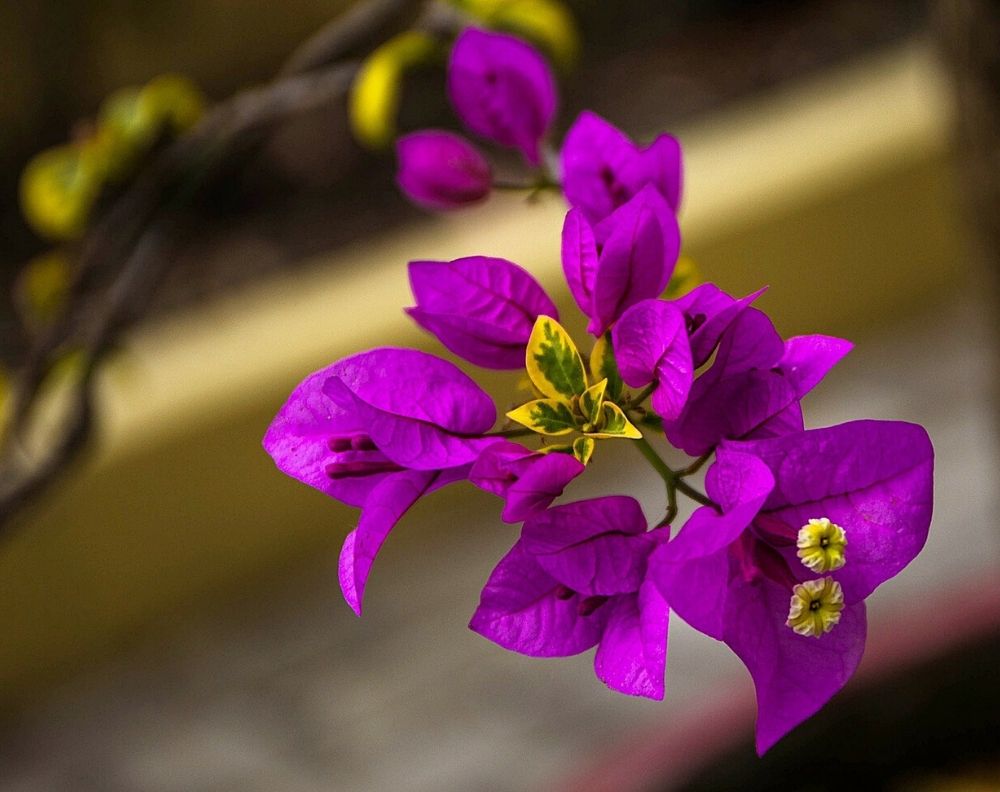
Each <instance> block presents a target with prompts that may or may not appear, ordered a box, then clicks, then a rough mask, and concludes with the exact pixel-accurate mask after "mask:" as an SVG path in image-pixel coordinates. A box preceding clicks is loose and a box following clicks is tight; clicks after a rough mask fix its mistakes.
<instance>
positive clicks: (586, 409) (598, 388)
mask: <svg viewBox="0 0 1000 792" xmlns="http://www.w3.org/2000/svg"><path fill="white" fill-rule="evenodd" d="M607 387H608V381H607V380H606V379H602V380H601V381H600V382H598V383H597V384H596V385H591V386H590V387H589V388H587V390H585V391H584V392H583V395H582V396H581V397H580V412H582V413H583V418H584V420H585V421H586V422H587V423H589V424H596V423H597V422H598V421H599V420H600V419H601V407H602V406H603V405H604V391H605V389H606V388H607Z"/></svg>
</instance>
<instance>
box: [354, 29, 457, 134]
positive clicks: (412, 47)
mask: <svg viewBox="0 0 1000 792" xmlns="http://www.w3.org/2000/svg"><path fill="white" fill-rule="evenodd" d="M438 46H439V45H438V42H437V41H436V39H434V38H432V37H431V36H429V35H428V34H427V33H423V32H420V31H417V30H408V31H406V32H405V33H400V34H399V35H397V36H394V37H393V38H391V39H389V40H388V41H387V42H385V43H384V44H382V45H381V46H380V47H378V49H376V50H375V51H374V52H373V53H372V54H371V55H369V56H368V57H367V58H366V59H365V61H364V63H362V64H361V68H360V69H358V73H357V76H356V77H355V78H354V83H353V85H352V86H351V96H350V100H349V107H348V115H349V118H350V122H351V130H352V131H353V132H354V137H355V138H356V139H357V140H358V142H359V143H361V144H363V145H365V146H368V147H370V148H384V147H385V146H387V145H388V144H389V143H391V142H392V141H393V139H394V138H395V137H396V114H397V111H398V110H399V97H400V89H401V86H402V81H403V76H404V74H405V73H406V70H407V69H409V68H411V67H413V66H415V65H418V64H420V63H424V62H426V61H429V60H431V59H432V58H434V57H435V56H436V54H437V51H438Z"/></svg>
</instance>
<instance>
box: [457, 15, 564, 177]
mask: <svg viewBox="0 0 1000 792" xmlns="http://www.w3.org/2000/svg"><path fill="white" fill-rule="evenodd" d="M448 97H449V98H450V99H451V103H452V105H453V106H454V108H455V112H456V113H457V114H458V117H459V118H460V119H461V120H462V123H463V124H465V126H467V127H468V128H469V129H470V130H472V131H473V132H475V133H476V134H477V135H482V136H483V137H484V138H487V139H489V140H492V141H494V142H495V143H499V144H500V145H501V146H508V147H510V148H516V149H518V150H519V151H521V153H522V154H524V157H525V159H526V160H527V161H528V162H529V163H531V164H532V165H538V164H539V163H540V161H541V153H540V148H539V145H540V143H541V141H542V138H543V137H545V134H546V132H547V131H548V129H549V126H550V125H551V123H552V119H553V117H554V116H555V112H556V83H555V78H554V77H553V76H552V71H551V69H550V68H549V65H548V63H547V62H546V60H545V58H544V57H543V56H542V54H541V53H540V52H538V50H536V49H535V48H534V47H532V46H531V45H529V44H527V43H526V42H524V41H522V40H521V39H518V38H515V37H514V36H508V35H506V34H504V33H492V32H487V31H485V30H478V29H476V28H466V29H465V30H464V31H463V32H462V33H461V35H459V37H458V39H457V40H456V41H455V46H454V47H453V48H452V51H451V58H450V60H449V61H448Z"/></svg>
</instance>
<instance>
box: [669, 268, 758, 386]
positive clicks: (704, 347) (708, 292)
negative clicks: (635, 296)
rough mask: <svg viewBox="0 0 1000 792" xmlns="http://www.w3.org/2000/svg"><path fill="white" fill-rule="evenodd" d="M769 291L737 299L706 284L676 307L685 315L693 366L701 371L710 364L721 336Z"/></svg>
mask: <svg viewBox="0 0 1000 792" xmlns="http://www.w3.org/2000/svg"><path fill="white" fill-rule="evenodd" d="M765 290H766V289H759V290H758V291H755V292H754V293H753V294H749V295H747V296H746V297H742V298H740V299H736V298H735V297H731V296H730V295H728V294H726V293H725V292H724V291H722V289H720V288H719V287H718V286H716V285H715V284H714V283H703V284H701V285H700V286H696V287H695V288H693V289H692V290H691V291H689V292H688V293H687V294H685V295H684V296H682V297H678V298H677V299H676V300H674V301H673V304H674V305H675V306H677V308H678V309H680V311H681V312H682V313H683V314H684V319H685V322H686V324H687V329H688V340H689V342H690V345H691V362H692V365H694V367H695V368H696V369H697V368H700V367H701V366H703V365H705V363H707V362H708V359H709V358H710V357H711V356H712V352H713V351H715V347H716V345H717V344H718V343H719V340H720V339H721V338H722V334H723V333H724V332H725V331H726V329H727V328H728V327H729V325H731V324H732V323H733V322H734V321H735V320H736V317H737V316H739V315H740V314H741V313H742V312H743V311H744V310H745V309H746V308H747V307H748V306H749V305H750V304H751V303H753V301H754V300H756V299H757V298H758V297H760V295H762V294H763V293H764V291H765Z"/></svg>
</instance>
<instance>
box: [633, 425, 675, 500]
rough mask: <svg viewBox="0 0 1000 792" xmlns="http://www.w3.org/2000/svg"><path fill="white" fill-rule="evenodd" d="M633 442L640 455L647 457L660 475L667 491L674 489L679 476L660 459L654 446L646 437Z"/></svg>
mask: <svg viewBox="0 0 1000 792" xmlns="http://www.w3.org/2000/svg"><path fill="white" fill-rule="evenodd" d="M632 442H633V443H635V447H636V448H638V449H639V453H641V454H642V455H643V456H644V457H646V461H647V462H649V464H650V465H652V466H653V470H655V471H656V472H657V473H659V474H660V478H662V479H663V482H664V484H666V485H667V489H668V490H669V489H671V488H673V487H674V486H675V485H676V483H677V474H676V473H674V471H672V470H671V469H670V468H669V467H667V463H666V462H664V461H663V460H662V459H660V455H659V454H657V453H656V451H655V450H653V446H651V445H650V444H649V441H648V440H647V439H646V438H645V437H640V438H639V439H638V440H633V441H632Z"/></svg>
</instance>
